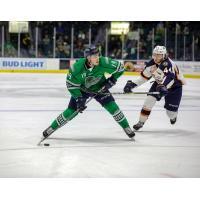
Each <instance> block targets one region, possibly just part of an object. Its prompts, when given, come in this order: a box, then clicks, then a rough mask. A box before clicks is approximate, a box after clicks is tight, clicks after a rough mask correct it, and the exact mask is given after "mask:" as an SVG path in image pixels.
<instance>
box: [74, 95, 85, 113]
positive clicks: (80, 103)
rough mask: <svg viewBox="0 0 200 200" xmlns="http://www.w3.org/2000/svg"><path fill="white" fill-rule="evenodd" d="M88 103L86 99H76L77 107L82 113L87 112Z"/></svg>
mask: <svg viewBox="0 0 200 200" xmlns="http://www.w3.org/2000/svg"><path fill="white" fill-rule="evenodd" d="M85 103H86V99H85V98H83V97H78V98H77V99H76V106H77V110H79V112H80V113H82V112H83V110H85V109H86V108H87V106H86V105H85Z"/></svg>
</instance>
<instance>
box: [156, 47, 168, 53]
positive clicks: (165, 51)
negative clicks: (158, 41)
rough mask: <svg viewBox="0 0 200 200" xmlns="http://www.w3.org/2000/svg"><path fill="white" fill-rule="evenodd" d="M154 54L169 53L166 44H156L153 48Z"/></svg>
mask: <svg viewBox="0 0 200 200" xmlns="http://www.w3.org/2000/svg"><path fill="white" fill-rule="evenodd" d="M153 54H162V55H166V54H167V49H166V47H165V46H156V47H155V48H154V49H153Z"/></svg>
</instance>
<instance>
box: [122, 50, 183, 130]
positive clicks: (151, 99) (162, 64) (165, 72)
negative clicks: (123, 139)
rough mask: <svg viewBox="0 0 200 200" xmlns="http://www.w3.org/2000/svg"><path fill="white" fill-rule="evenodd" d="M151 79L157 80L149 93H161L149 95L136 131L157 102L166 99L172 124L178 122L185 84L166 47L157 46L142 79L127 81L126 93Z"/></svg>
mask: <svg viewBox="0 0 200 200" xmlns="http://www.w3.org/2000/svg"><path fill="white" fill-rule="evenodd" d="M151 77H153V78H154V79H155V82H154V83H153V84H152V86H151V88H150V90H149V92H156V91H157V92H159V94H149V95H147V98H146V100H145V102H144V105H143V107H142V110H141V113H140V118H139V122H138V123H137V124H135V125H134V126H133V128H134V129H135V130H139V129H140V128H142V127H143V125H144V123H145V122H146V120H147V119H148V117H149V115H150V113H151V110H152V108H153V106H154V105H155V103H156V101H160V99H161V98H162V97H164V98H165V105H164V108H165V109H166V113H167V116H168V117H169V118H170V122H171V124H175V123H176V120H177V114H178V108H179V105H180V101H181V98H182V85H183V84H184V83H185V80H184V77H183V75H182V73H181V72H180V70H179V68H178V67H177V65H176V64H175V63H174V62H173V61H172V60H171V59H170V58H169V57H168V56H167V51H166V48H165V47H164V46H156V47H155V48H154V50H153V55H152V59H151V60H150V61H149V62H148V63H147V64H146V66H145V68H144V70H143V71H142V72H141V76H140V78H138V79H137V80H136V81H134V82H132V81H131V80H129V81H127V83H126V85H125V87H124V92H125V93H130V92H131V90H132V89H133V88H135V87H137V86H140V85H142V84H143V83H145V82H146V81H148V80H149V79H150V78H151Z"/></svg>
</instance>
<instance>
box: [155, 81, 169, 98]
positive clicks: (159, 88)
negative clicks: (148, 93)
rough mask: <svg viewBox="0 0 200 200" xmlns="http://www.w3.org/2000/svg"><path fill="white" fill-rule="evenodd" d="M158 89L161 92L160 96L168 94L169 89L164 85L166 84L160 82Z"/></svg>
mask: <svg viewBox="0 0 200 200" xmlns="http://www.w3.org/2000/svg"><path fill="white" fill-rule="evenodd" d="M156 91H158V92H160V97H164V96H166V95H167V94H168V90H167V88H166V86H164V85H160V84H159V85H158V86H157V87H156Z"/></svg>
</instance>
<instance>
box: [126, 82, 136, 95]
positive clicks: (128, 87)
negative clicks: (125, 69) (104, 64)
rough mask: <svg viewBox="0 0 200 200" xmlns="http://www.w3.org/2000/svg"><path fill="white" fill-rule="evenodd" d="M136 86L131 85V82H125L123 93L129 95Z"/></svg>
mask: <svg viewBox="0 0 200 200" xmlns="http://www.w3.org/2000/svg"><path fill="white" fill-rule="evenodd" d="M136 86H137V85H136V84H135V83H133V82H132V81H131V80H129V81H127V83H126V85H125V87H124V93H131V92H132V91H131V90H132V89H133V88H135V87H136Z"/></svg>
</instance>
